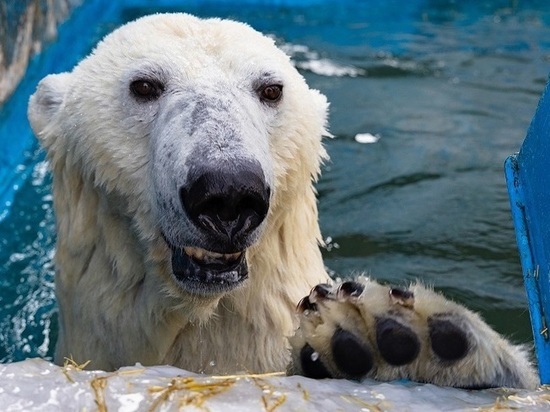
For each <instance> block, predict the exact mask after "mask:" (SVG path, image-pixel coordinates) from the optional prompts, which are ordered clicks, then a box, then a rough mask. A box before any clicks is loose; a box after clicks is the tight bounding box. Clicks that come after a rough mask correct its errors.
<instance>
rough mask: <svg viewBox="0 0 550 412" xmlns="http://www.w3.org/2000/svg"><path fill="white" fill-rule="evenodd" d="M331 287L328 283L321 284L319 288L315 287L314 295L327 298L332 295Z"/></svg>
mask: <svg viewBox="0 0 550 412" xmlns="http://www.w3.org/2000/svg"><path fill="white" fill-rule="evenodd" d="M331 289H332V288H331V286H330V285H328V284H326V283H319V284H318V285H317V286H315V287H314V288H313V290H312V293H315V294H316V297H319V298H326V297H327V296H328V295H330V294H331Z"/></svg>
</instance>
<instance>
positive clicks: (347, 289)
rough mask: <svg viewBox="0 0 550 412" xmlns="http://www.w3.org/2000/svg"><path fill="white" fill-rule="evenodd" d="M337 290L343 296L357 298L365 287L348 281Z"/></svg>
mask: <svg viewBox="0 0 550 412" xmlns="http://www.w3.org/2000/svg"><path fill="white" fill-rule="evenodd" d="M338 289H339V291H340V292H342V294H343V295H344V296H359V295H360V294H361V293H363V290H364V289H365V287H364V286H363V285H362V284H361V283H359V282H355V281H348V282H344V283H342V284H341V285H340V287H339V288H338Z"/></svg>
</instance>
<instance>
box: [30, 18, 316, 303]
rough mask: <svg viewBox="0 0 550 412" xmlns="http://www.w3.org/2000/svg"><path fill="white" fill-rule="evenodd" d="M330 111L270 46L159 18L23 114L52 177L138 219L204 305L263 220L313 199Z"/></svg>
mask: <svg viewBox="0 0 550 412" xmlns="http://www.w3.org/2000/svg"><path fill="white" fill-rule="evenodd" d="M151 33H155V35H154V36H152V35H151ZM244 46H246V47H244ZM326 110H327V103H326V100H325V98H324V97H323V96H322V95H320V94H319V93H318V92H316V91H313V90H310V89H309V88H308V87H307V85H306V84H305V82H304V80H303V78H302V77H301V76H300V75H299V74H298V73H297V71H296V70H295V69H294V68H293V67H292V65H291V64H290V62H289V59H288V57H287V56H286V55H285V54H284V53H282V52H281V51H280V50H278V49H277V48H276V47H275V46H274V44H273V41H272V40H271V39H268V38H266V37H264V36H262V35H261V34H260V33H257V32H255V31H254V30H252V29H251V28H250V27H248V26H246V25H244V24H240V23H236V22H229V21H222V20H217V19H211V20H204V21H201V20H199V19H196V18H194V17H191V16H187V15H185V16H184V15H164V16H150V17H147V18H142V19H140V20H138V21H137V22H133V23H130V24H128V25H126V26H124V27H122V28H120V29H118V30H116V31H114V32H113V33H112V34H110V35H109V36H107V37H106V38H105V39H104V40H103V41H102V42H101V43H100V44H99V45H98V46H97V48H96V49H95V50H94V51H93V53H92V54H91V55H90V56H89V57H88V58H87V59H85V60H84V61H82V62H81V63H80V64H79V65H78V66H77V67H75V69H74V70H73V72H72V73H70V74H67V73H64V74H60V75H52V76H49V77H47V78H46V79H44V80H43V81H42V82H41V83H40V85H39V87H38V90H37V93H36V94H35V95H34V96H33V98H32V99H31V102H30V105H29V118H30V119H31V123H32V126H33V129H34V131H35V133H36V135H37V136H39V137H40V139H41V140H42V142H43V145H44V146H45V147H46V149H47V150H48V153H49V156H50V159H51V161H52V163H53V164H54V167H55V164H56V163H65V164H71V165H73V166H75V167H76V168H78V169H80V170H78V172H77V173H80V174H82V175H83V176H84V179H85V180H88V181H93V182H94V186H95V187H97V188H101V190H102V191H104V196H106V197H108V198H113V199H114V198H116V203H118V204H119V206H117V207H119V208H122V209H123V210H122V211H119V212H120V213H123V214H125V215H128V216H130V217H131V216H132V215H137V216H140V218H138V219H134V218H132V217H131V219H132V220H134V223H133V226H135V227H137V232H138V236H139V237H140V238H141V239H142V240H145V242H148V241H150V240H151V239H155V240H156V241H157V243H161V244H162V243H164V247H165V249H167V251H166V254H167V255H168V257H169V261H170V262H169V263H170V265H169V266H171V274H172V281H173V282H172V283H173V284H174V285H176V287H177V288H180V289H181V290H183V291H185V292H190V293H193V294H196V295H201V296H203V295H204V296H208V295H219V294H221V293H225V292H227V291H230V290H232V289H234V288H235V287H237V286H239V285H240V284H241V283H242V282H243V281H244V280H245V279H246V278H247V277H248V272H249V270H248V262H247V257H246V250H247V249H249V248H250V247H251V246H253V245H255V244H257V242H258V240H259V238H260V237H261V234H262V232H263V231H264V229H265V226H266V224H267V223H266V220H269V219H268V218H267V217H268V215H273V214H278V213H279V212H277V210H276V208H277V207H279V205H285V206H288V204H289V203H288V199H285V197H286V196H288V193H292V196H295V195H296V193H297V192H298V193H299V192H306V191H310V190H311V180H312V179H314V178H316V176H317V174H318V170H319V162H320V159H321V158H322V157H323V156H324V151H323V148H322V147H321V145H320V140H321V136H322V135H323V134H324V133H325V131H324V125H325V121H326ZM114 125H115V127H113V126H114ZM296 175H298V176H296ZM108 203H109V204H112V203H115V201H109V202H108ZM141 216H147V218H146V219H143V218H141ZM266 218H267V219H266ZM144 248H149V246H148V245H145V246H144Z"/></svg>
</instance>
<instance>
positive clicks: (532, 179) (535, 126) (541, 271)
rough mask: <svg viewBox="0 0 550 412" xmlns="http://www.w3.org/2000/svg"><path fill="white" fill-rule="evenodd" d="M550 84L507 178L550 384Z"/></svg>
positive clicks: (540, 353) (540, 357) (507, 165)
mask: <svg viewBox="0 0 550 412" xmlns="http://www.w3.org/2000/svg"><path fill="white" fill-rule="evenodd" d="M549 165H550V83H549V84H547V86H546V89H545V90H544V93H543V96H542V98H541V100H540V102H539V105H538V108H537V111H536V113H535V116H534V117H533V120H532V122H531V125H530V127H529V130H528V131H527V136H526V138H525V141H524V142H523V145H522V146H521V149H520V152H519V153H518V154H516V155H513V156H510V157H509V158H508V159H507V160H506V163H505V171H506V179H507V183H508V192H509V195H510V204H511V209H512V216H513V220H514V225H515V229H516V239H517V243H518V248H519V251H520V258H521V264H522V268H523V277H524V282H525V288H526V291H527V297H528V300H529V311H530V314H531V323H532V327H533V336H534V340H535V348H536V352H537V358H538V362H539V371H540V377H541V382H542V383H543V384H548V383H550V339H549V337H550V336H549V331H548V326H549V325H550V318H549V315H550V173H549V172H548V169H549V168H548V166H549Z"/></svg>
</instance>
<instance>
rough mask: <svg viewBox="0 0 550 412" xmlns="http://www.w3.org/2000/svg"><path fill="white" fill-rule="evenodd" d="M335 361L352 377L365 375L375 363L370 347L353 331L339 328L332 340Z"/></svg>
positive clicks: (358, 377)
mask: <svg viewBox="0 0 550 412" xmlns="http://www.w3.org/2000/svg"><path fill="white" fill-rule="evenodd" d="M331 347H332V356H333V358H334V363H336V366H337V367H338V369H340V371H341V372H342V373H344V374H345V375H346V376H347V377H349V378H351V379H360V378H362V377H363V376H365V375H366V374H367V373H368V372H369V371H370V370H371V369H372V366H373V364H374V362H373V358H372V354H371V352H370V350H369V348H368V347H367V346H366V345H365V344H364V343H363V342H361V341H360V340H359V338H358V337H357V336H355V335H354V334H353V333H351V332H348V331H347V330H343V329H341V328H338V329H337V330H336V332H335V333H334V335H333V336H332V340H331Z"/></svg>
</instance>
